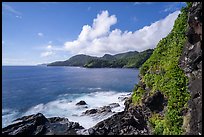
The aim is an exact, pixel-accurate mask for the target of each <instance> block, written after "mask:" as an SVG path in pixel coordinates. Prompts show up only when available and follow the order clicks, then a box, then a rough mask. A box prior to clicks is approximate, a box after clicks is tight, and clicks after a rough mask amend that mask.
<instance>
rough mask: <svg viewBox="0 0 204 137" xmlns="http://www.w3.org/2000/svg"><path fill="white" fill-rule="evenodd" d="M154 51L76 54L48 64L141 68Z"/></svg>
mask: <svg viewBox="0 0 204 137" xmlns="http://www.w3.org/2000/svg"><path fill="white" fill-rule="evenodd" d="M152 53H153V49H148V50H145V51H143V52H137V51H130V52H126V53H120V54H116V55H110V54H105V55H104V56H103V57H99V58H98V57H92V56H87V55H83V54H81V55H76V56H73V57H71V58H70V59H68V60H66V61H57V62H53V63H50V64H48V65H47V66H81V67H82V66H83V67H87V68H105V67H108V68H123V67H125V68H139V67H140V66H141V65H142V64H143V63H144V62H145V61H146V60H147V59H148V58H149V57H150V55H151V54H152Z"/></svg>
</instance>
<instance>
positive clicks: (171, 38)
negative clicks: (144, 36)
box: [132, 4, 190, 135]
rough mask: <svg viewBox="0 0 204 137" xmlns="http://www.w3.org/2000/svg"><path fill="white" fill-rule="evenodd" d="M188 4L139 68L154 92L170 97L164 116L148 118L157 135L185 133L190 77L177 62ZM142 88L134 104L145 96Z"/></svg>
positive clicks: (137, 90) (138, 91)
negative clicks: (182, 113) (185, 113)
mask: <svg viewBox="0 0 204 137" xmlns="http://www.w3.org/2000/svg"><path fill="white" fill-rule="evenodd" d="M189 5H190V4H188V6H187V7H185V8H182V9H181V14H179V15H178V18H177V19H176V20H175V23H174V26H173V29H172V31H171V32H170V33H169V35H168V36H167V37H165V38H163V39H162V40H160V41H159V43H158V45H157V47H156V48H155V49H154V52H153V54H152V55H151V56H150V58H149V59H148V60H147V61H146V62H145V63H144V64H143V65H142V66H141V68H140V75H141V78H142V79H141V81H142V82H143V83H144V84H145V85H146V86H147V87H148V88H150V89H151V92H153V93H154V91H156V90H159V91H161V92H162V93H163V94H164V95H165V97H167V99H168V103H167V106H166V108H167V109H165V110H164V112H163V113H164V116H163V117H161V116H159V115H153V116H152V117H150V118H149V122H150V123H151V125H152V127H153V132H154V134H159V135H160V134H165V135H180V134H182V132H183V130H182V123H183V116H182V115H181V111H182V109H183V108H184V107H185V106H186V104H187V101H188V100H189V98H190V94H189V92H188V91H187V82H188V79H187V77H186V76H185V74H184V72H183V70H182V69H181V68H180V67H179V66H178V64H179V58H180V56H181V54H182V49H183V46H184V43H185V41H186V36H185V32H186V29H187V18H188V8H189V7H190V6H189ZM141 89H142V88H141V87H138V88H137V89H135V91H134V92H133V96H132V101H133V102H134V104H138V102H139V101H141V100H142V97H143V96H144V93H145V91H143V90H141Z"/></svg>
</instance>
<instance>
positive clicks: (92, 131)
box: [88, 107, 148, 135]
mask: <svg viewBox="0 0 204 137" xmlns="http://www.w3.org/2000/svg"><path fill="white" fill-rule="evenodd" d="M146 127H147V124H146V120H145V118H144V115H143V114H142V109H141V108H140V107H137V108H129V109H128V111H123V112H119V113H116V114H114V115H113V116H111V117H110V118H108V119H106V120H104V121H101V122H99V123H98V124H96V125H95V126H94V127H92V128H89V129H88V133H89V135H147V134H148V129H147V128H146Z"/></svg>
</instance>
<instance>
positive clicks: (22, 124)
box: [2, 113, 83, 135]
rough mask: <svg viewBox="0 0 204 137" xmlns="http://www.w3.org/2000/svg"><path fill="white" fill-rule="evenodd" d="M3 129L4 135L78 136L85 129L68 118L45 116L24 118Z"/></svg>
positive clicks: (37, 115)
mask: <svg viewBox="0 0 204 137" xmlns="http://www.w3.org/2000/svg"><path fill="white" fill-rule="evenodd" d="M14 122H16V123H14V124H11V125H9V126H7V127H5V128H3V129H2V134H3V135H76V132H77V131H78V130H81V129H83V127H82V126H80V125H79V123H76V122H70V121H69V120H68V119H67V118H60V117H52V118H46V117H45V116H44V115H43V114H41V113H38V114H36V115H29V116H24V117H22V118H18V119H16V120H15V121H14Z"/></svg>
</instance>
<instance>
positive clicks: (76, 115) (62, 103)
mask: <svg viewBox="0 0 204 137" xmlns="http://www.w3.org/2000/svg"><path fill="white" fill-rule="evenodd" d="M129 95H130V94H129V93H128V92H122V93H121V92H114V91H100V92H93V93H90V94H85V95H83V96H81V97H78V98H75V99H73V100H72V101H70V99H66V98H59V99H57V100H55V101H51V102H48V103H46V104H38V105H36V106H34V107H32V108H30V109H29V110H28V111H27V112H26V113H24V114H23V116H24V115H30V114H36V113H38V112H40V113H42V114H44V115H45V116H46V117H54V116H57V117H58V116H59V117H66V118H68V119H69V120H70V121H74V122H79V123H80V125H82V126H83V127H84V128H90V127H92V126H94V125H95V124H96V123H98V122H100V121H101V120H104V119H106V118H108V117H109V116H111V115H113V113H108V114H106V115H98V116H82V112H84V111H86V110H88V109H93V108H99V107H103V106H106V105H109V104H111V103H119V105H120V107H116V108H113V109H112V111H115V112H120V111H123V110H124V100H123V101H122V100H121V99H119V98H118V97H125V96H129ZM81 100H84V101H85V102H86V103H87V105H86V106H87V107H88V108H86V107H85V106H83V105H82V106H77V105H76V103H77V102H79V101H81Z"/></svg>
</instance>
